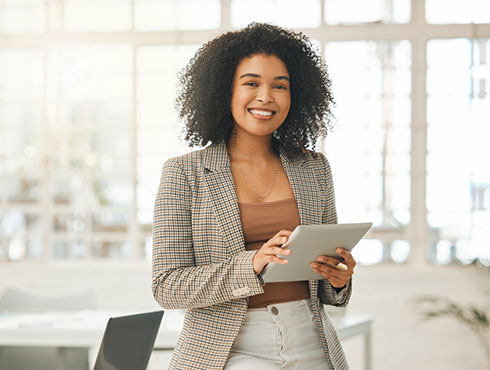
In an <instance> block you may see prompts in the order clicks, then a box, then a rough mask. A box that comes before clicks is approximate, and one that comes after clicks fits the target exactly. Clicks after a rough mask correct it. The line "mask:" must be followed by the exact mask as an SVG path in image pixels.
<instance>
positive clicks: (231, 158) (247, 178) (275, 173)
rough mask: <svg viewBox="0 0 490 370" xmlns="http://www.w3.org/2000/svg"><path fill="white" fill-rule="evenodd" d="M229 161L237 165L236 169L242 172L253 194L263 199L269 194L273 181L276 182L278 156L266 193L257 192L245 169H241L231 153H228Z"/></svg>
mask: <svg viewBox="0 0 490 370" xmlns="http://www.w3.org/2000/svg"><path fill="white" fill-rule="evenodd" d="M230 161H231V163H235V165H236V166H237V167H238V170H239V171H240V172H241V173H242V175H243V177H245V179H246V180H247V182H248V184H249V185H250V187H251V188H252V190H253V191H254V193H255V195H257V196H258V197H259V198H260V199H265V198H267V197H268V196H269V195H271V193H272V188H273V187H274V183H275V182H276V177H277V169H278V168H279V158H277V160H276V167H275V168H274V176H272V182H271V184H270V186H269V189H268V190H267V193H266V194H265V195H261V194H259V192H258V191H257V188H256V187H255V185H254V184H253V182H252V181H251V180H250V178H249V177H248V176H247V174H246V173H245V171H243V169H242V167H241V166H240V165H239V164H238V162H237V161H236V159H235V158H233V157H232V156H231V155H230Z"/></svg>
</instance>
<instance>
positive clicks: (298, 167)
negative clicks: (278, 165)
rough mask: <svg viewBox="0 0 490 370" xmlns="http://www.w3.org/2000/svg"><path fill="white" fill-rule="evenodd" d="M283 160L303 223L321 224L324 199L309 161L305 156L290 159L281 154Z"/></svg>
mask: <svg viewBox="0 0 490 370" xmlns="http://www.w3.org/2000/svg"><path fill="white" fill-rule="evenodd" d="M281 162H282V166H283V168H284V171H285V172H286V175H287V177H288V180H289V183H290V184H291V187H292V189H293V193H294V197H295V198H296V203H297V204H298V210H299V216H300V220H301V225H317V224H321V223H322V209H323V202H324V200H323V197H322V196H321V193H320V185H319V183H318V181H317V179H316V176H315V173H314V172H313V170H312V169H311V168H310V167H309V166H308V161H307V160H306V159H305V158H301V159H294V160H290V159H288V158H287V157H286V156H284V155H282V154H281Z"/></svg>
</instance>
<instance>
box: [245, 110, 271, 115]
mask: <svg viewBox="0 0 490 370" xmlns="http://www.w3.org/2000/svg"><path fill="white" fill-rule="evenodd" d="M250 113H252V114H258V115H259V116H272V112H266V111H263V110H255V109H251V110H250Z"/></svg>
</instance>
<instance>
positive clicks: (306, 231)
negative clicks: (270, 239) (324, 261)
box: [260, 222, 373, 283]
mask: <svg viewBox="0 0 490 370" xmlns="http://www.w3.org/2000/svg"><path fill="white" fill-rule="evenodd" d="M372 225H373V224H372V223H371V222H366V223H356V224H325V225H300V226H297V227H296V228H295V229H294V231H293V232H292V234H291V236H290V237H289V239H288V241H287V242H286V243H285V244H284V245H283V248H288V249H291V251H292V252H291V254H290V255H289V256H280V257H283V258H286V259H287V260H288V261H289V262H288V263H287V264H280V263H270V264H268V265H267V266H266V267H265V268H264V269H263V270H262V272H261V274H260V275H261V276H262V278H263V279H264V281H265V282H266V283H273V282H279V281H303V280H321V279H324V278H323V276H322V275H320V274H319V273H317V272H315V271H313V270H312V269H311V266H310V262H312V261H315V260H316V259H317V257H318V256H320V255H325V256H331V257H336V258H339V259H341V257H340V256H339V255H338V254H337V252H335V249H337V247H341V248H344V249H347V250H348V251H351V250H352V248H354V246H355V245H356V244H357V243H358V242H359V240H361V238H362V237H363V236H364V235H365V234H366V233H367V231H368V230H369V229H370V228H371V226H372Z"/></svg>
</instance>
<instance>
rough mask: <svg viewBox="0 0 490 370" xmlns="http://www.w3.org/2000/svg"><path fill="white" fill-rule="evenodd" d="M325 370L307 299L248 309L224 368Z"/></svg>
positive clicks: (240, 369) (238, 369) (241, 369)
mask: <svg viewBox="0 0 490 370" xmlns="http://www.w3.org/2000/svg"><path fill="white" fill-rule="evenodd" d="M250 369H255V370H278V369H288V370H289V369H298V370H305V369H308V370H328V369H329V366H328V362H327V359H326V357H325V354H324V352H323V349H322V345H321V343H320V336H319V335H318V331H317V329H316V328H315V324H314V322H313V314H312V311H311V303H310V300H309V299H305V300H302V301H294V302H286V303H279V304H272V305H269V306H267V307H266V308H253V309H249V310H248V312H247V315H246V316H245V321H244V323H243V326H242V327H241V329H240V333H239V334H238V337H237V338H236V340H235V343H234V344H233V347H232V348H231V352H230V355H229V357H228V360H227V362H226V365H225V367H224V370H250Z"/></svg>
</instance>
